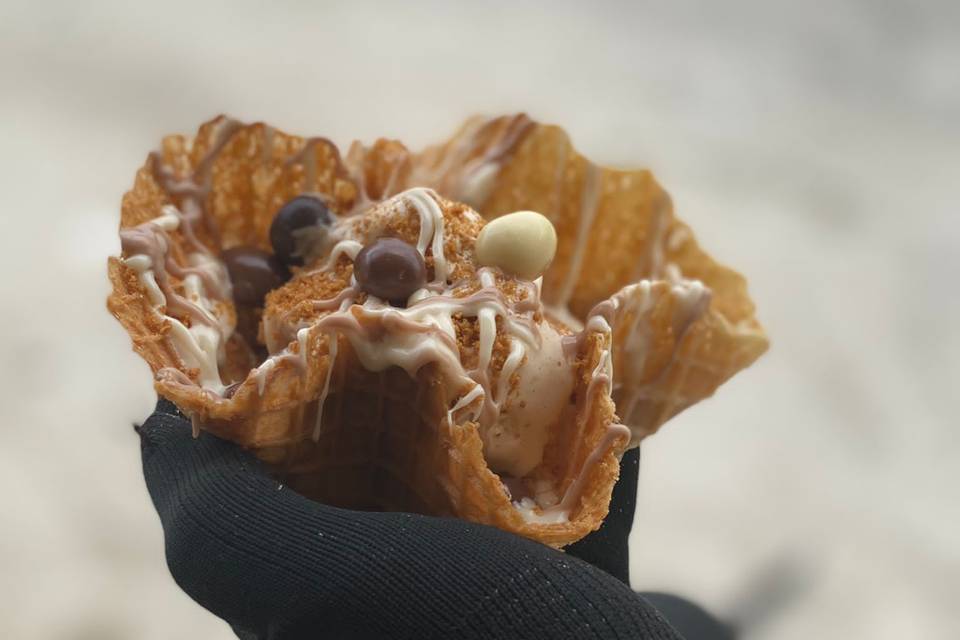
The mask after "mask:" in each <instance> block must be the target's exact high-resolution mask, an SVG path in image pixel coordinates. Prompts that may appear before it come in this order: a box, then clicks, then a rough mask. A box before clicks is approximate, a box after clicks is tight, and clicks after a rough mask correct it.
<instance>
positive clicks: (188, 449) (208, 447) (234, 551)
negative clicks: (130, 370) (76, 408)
mask: <svg viewBox="0 0 960 640" xmlns="http://www.w3.org/2000/svg"><path fill="white" fill-rule="evenodd" d="M139 432H140V435H141V448H142V454H143V470H144V476H145V478H146V482H147V488H148V490H149V492H150V496H151V498H152V499H153V503H154V505H155V506H156V508H157V512H158V513H159V514H160V520H161V523H162V525H163V529H164V534H165V540H166V555H167V563H168V566H169V568H170V572H171V573H172V574H173V577H174V579H175V580H176V581H177V584H179V585H180V586H181V587H182V588H183V589H184V591H186V592H187V593H188V594H189V595H190V596H191V597H192V598H193V599H194V600H196V601H197V602H198V603H200V604H201V605H202V606H204V607H206V608H207V609H209V610H210V611H212V612H213V613H214V614H216V615H217V616H219V617H221V618H223V619H224V620H226V621H227V622H229V623H230V624H231V625H232V626H233V628H234V630H235V631H236V632H237V634H238V635H240V636H241V637H243V638H262V639H267V638H269V639H284V640H287V639H291V638H381V637H382V638H656V639H661V638H663V639H666V638H671V639H672V638H680V636H679V635H678V634H677V633H676V632H675V631H674V630H673V629H672V628H671V626H670V625H669V624H667V622H666V621H665V620H664V618H663V617H662V616H661V615H660V614H659V613H658V612H657V610H656V609H654V608H653V607H652V606H651V605H650V604H649V603H648V602H647V601H645V600H644V599H643V598H641V597H640V596H638V595H637V594H635V593H633V592H632V591H631V590H630V588H629V587H628V586H627V585H626V584H624V582H621V580H624V581H625V580H626V576H627V546H626V545H627V534H628V533H629V531H630V526H631V523H632V520H633V509H634V501H635V494H636V482H637V466H638V464H637V460H638V458H637V454H636V452H635V451H634V452H629V453H628V454H627V455H625V456H624V464H623V469H622V479H621V482H620V483H619V484H618V485H617V487H616V489H615V491H614V496H615V497H614V506H613V507H612V508H611V514H610V516H609V517H608V519H607V521H606V522H605V524H604V526H603V527H602V528H601V530H600V531H598V532H596V533H594V534H592V535H591V536H588V537H587V538H586V539H584V540H583V541H581V542H579V543H577V544H575V545H572V546H571V547H570V548H569V549H568V553H562V552H559V551H556V550H554V549H551V548H549V547H546V546H544V545H541V544H539V543H536V542H533V541H530V540H527V539H524V538H521V537H518V536H515V535H512V534H509V533H506V532H504V531H500V530H498V529H495V528H493V527H487V526H483V525H477V524H473V523H469V522H465V521H462V520H457V519H452V518H435V517H428V516H420V515H414V514H408V513H373V512H360V511H349V510H345V509H339V508H335V507H330V506H326V505H323V504H319V503H316V502H313V501H310V500H307V499H306V498H303V497H302V496H300V495H298V494H296V493H294V492H293V491H291V490H289V489H287V488H285V487H283V486H282V485H281V484H279V483H278V482H277V481H275V480H273V479H272V478H271V477H270V476H269V475H268V474H267V473H266V470H265V468H264V466H263V465H261V464H260V463H259V462H258V461H257V460H256V459H255V458H254V457H253V456H252V455H251V454H249V453H248V452H246V451H244V450H242V449H241V448H240V447H238V446H236V445H234V444H231V443H228V442H226V441H223V440H220V439H218V438H216V437H214V436H211V435H210V434H207V433H203V434H201V435H200V437H199V438H198V439H194V438H192V437H191V428H190V423H189V421H188V420H186V419H185V418H184V417H183V416H182V415H181V414H180V413H179V411H178V410H177V408H176V407H175V406H174V405H173V404H171V403H169V402H166V401H164V400H161V401H160V402H159V403H158V405H157V409H156V411H155V412H154V414H153V415H151V416H150V418H149V419H148V420H147V421H146V423H145V424H144V425H143V426H142V427H141V428H139ZM574 556H579V557H580V558H584V559H585V560H588V561H590V562H592V563H594V564H595V565H597V566H599V567H601V568H603V569H604V570H606V571H607V572H609V573H605V572H604V571H601V570H599V569H597V568H596V567H595V566H592V565H591V564H588V563H587V562H584V561H583V560H580V559H578V558H577V557H574ZM611 575H612V576H616V577H617V578H619V580H618V579H615V578H613V577H611ZM689 640H694V639H693V638H692V637H691V638H690V639H689Z"/></svg>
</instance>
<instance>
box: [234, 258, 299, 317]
mask: <svg viewBox="0 0 960 640" xmlns="http://www.w3.org/2000/svg"><path fill="white" fill-rule="evenodd" d="M222 258H223V261H224V263H225V264H226V265H227V271H228V272H229V273H230V281H231V282H232V283H233V300H234V302H236V303H237V304H243V305H249V306H251V307H262V306H263V299H264V297H266V295H267V293H269V292H270V291H272V290H274V289H276V288H277V287H279V286H281V285H283V283H284V282H286V280H287V278H288V277H289V274H288V272H287V270H286V268H285V267H284V266H283V265H282V264H280V262H279V261H278V260H277V259H276V258H274V257H273V256H272V255H270V254H269V253H267V252H266V251H261V250H260V249H255V248H253V247H234V248H233V249H227V250H226V251H224V252H223V255H222Z"/></svg>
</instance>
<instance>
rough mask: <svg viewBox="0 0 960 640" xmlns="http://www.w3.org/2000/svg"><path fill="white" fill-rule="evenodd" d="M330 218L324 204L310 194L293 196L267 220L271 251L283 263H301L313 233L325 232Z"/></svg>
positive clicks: (316, 234) (315, 239)
mask: <svg viewBox="0 0 960 640" xmlns="http://www.w3.org/2000/svg"><path fill="white" fill-rule="evenodd" d="M332 222H333V220H332V218H331V217H330V211H328V210H327V205H325V204H324V203H323V201H322V200H320V199H319V198H314V197H313V196H297V197H296V198H294V199H293V200H291V201H290V202H288V203H287V204H285V205H283V206H282V207H280V211H278V212H277V215H276V216H274V218H273V222H272V223H271V224H270V244H272V245H273V254H274V255H275V256H277V259H278V260H280V261H281V262H282V263H284V264H286V265H301V264H303V259H304V257H305V256H306V255H308V254H309V253H310V245H311V244H312V243H315V242H317V240H318V238H317V237H316V236H318V235H320V236H324V235H326V230H327V228H328V227H329V226H330V224H331V223H332Z"/></svg>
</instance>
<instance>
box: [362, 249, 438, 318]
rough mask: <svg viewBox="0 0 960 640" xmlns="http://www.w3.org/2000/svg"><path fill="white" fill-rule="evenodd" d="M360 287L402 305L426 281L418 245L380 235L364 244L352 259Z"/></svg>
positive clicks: (425, 272)
mask: <svg viewBox="0 0 960 640" xmlns="http://www.w3.org/2000/svg"><path fill="white" fill-rule="evenodd" d="M353 273H354V275H355V276H356V277H357V282H358V283H359V284H360V288H361V289H363V290H364V291H366V292H367V293H369V294H370V295H372V296H376V297H378V298H381V299H382V300H387V301H389V302H391V303H392V304H394V305H397V306H403V305H404V304H406V302H407V298H409V297H410V295H411V294H412V293H413V292H414V291H416V290H417V289H419V288H421V287H423V285H424V284H426V282H427V267H426V265H425V264H424V263H423V256H422V255H420V252H419V251H417V249H416V248H415V247H412V246H410V245H409V244H407V243H406V242H404V241H403V240H398V239H397V238H380V239H379V240H377V241H375V242H373V243H371V244H368V245H367V246H365V247H364V248H363V249H362V250H361V251H360V253H358V254H357V258H356V260H354V261H353Z"/></svg>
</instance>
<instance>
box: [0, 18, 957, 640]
mask: <svg viewBox="0 0 960 640" xmlns="http://www.w3.org/2000/svg"><path fill="white" fill-rule="evenodd" d="M81 4H85V3H69V4H68V3H63V4H61V5H58V4H57V3H34V4H28V3H18V2H14V3H11V2H5V3H3V4H2V5H0V87H2V88H0V140H2V153H0V176H3V179H2V185H3V187H2V189H0V216H2V221H3V222H2V227H0V228H2V233H0V243H2V244H0V249H2V250H0V267H2V269H3V274H4V277H3V278H2V282H0V287H2V295H0V305H2V307H0V311H2V313H0V336H2V337H0V362H2V365H0V367H2V368H0V394H2V403H0V425H2V426H0V487H2V489H0V496H2V498H0V500H2V502H0V504H2V509H0V567H2V569H0V621H2V622H0V628H2V630H3V632H4V635H5V636H6V637H11V638H30V639H34V638H36V639H48V638H49V639H53V638H57V639H60V638H63V639H77V640H86V639H93V638H96V639H98V640H114V639H126V638H137V639H142V640H152V639H161V638H172V637H185V638H211V639H216V638H230V637H232V636H231V634H230V632H229V630H228V629H227V628H226V626H225V625H224V624H223V623H221V622H220V621H219V620H217V619H216V618H214V617H213V616H211V615H210V614H208V613H207V612H206V611H204V610H203V609H201V608H199V607H198V606H196V605H195V604H194V603H193V602H192V601H191V600H189V598H188V597H187V596H186V595H184V594H183V593H182V592H180V590H179V589H178V588H177V587H176V585H175V584H174V583H173V581H172V580H171V579H170V578H169V576H168V574H167V573H166V569H165V565H164V560H163V547H162V538H161V532H160V528H159V526H158V522H157V518H156V515H155V513H154V512H153V510H152V507H151V505H150V504H149V501H148V498H147V495H146V491H145V489H144V486H143V480H142V477H141V474H140V470H139V459H138V449H137V442H136V439H135V438H134V435H133V433H132V431H131V429H130V424H131V423H132V422H133V421H134V420H137V419H141V418H143V417H144V416H145V415H146V414H147V413H148V412H149V411H150V408H151V405H152V401H153V393H152V391H151V386H150V381H149V375H148V372H147V368H146V366H145V365H144V364H143V363H142V362H141V361H140V360H139V359H138V358H136V357H135V356H134V355H133V353H132V352H131V351H130V349H129V343H128V340H127V338H126V336H125V335H124V334H123V333H122V332H121V330H120V328H119V326H118V325H117V324H116V323H115V322H114V321H113V320H112V319H111V318H110V317H109V316H108V314H107V313H106V311H105V309H104V307H103V299H104V297H105V295H106V292H107V285H106V278H105V276H104V264H105V256H107V255H109V254H111V253H116V252H117V251H118V250H119V246H118V240H117V236H116V233H115V227H116V224H117V216H118V203H119V198H120V195H121V194H122V192H123V191H124V190H125V188H126V187H127V186H128V185H129V184H130V183H131V181H132V177H133V173H134V171H135V169H136V167H137V166H139V164H140V162H141V161H142V160H143V158H144V157H145V155H146V153H147V151H148V150H150V149H151V148H152V147H153V146H154V145H155V144H156V143H157V141H158V140H159V137H160V136H161V135H162V134H163V133H166V132H174V131H190V130H192V129H193V128H194V127H195V126H196V125H197V124H198V123H199V122H200V121H202V120H204V119H206V118H208V117H209V116H212V115H213V114H215V113H218V112H220V111H229V112H230V113H232V114H233V115H235V116H238V117H241V118H246V119H265V120H268V121H270V122H271V123H274V124H276V125H278V126H281V127H283V128H286V129H288V130H291V131H294V132H298V133H322V134H326V135H329V136H331V137H333V138H334V139H335V140H337V141H338V142H341V143H345V142H347V141H349V140H350V139H352V138H353V137H359V138H363V139H365V140H371V139H373V138H374V137H376V136H378V135H381V134H387V135H391V136H396V137H399V138H402V139H404V140H406V141H408V142H409V143H411V144H412V145H413V146H420V145H421V144H423V143H426V142H428V141H431V140H435V139H437V138H439V137H442V136H444V135H446V134H447V133H448V132H450V131H451V129H452V128H453V127H454V126H455V125H456V124H457V123H458V122H459V121H460V120H461V119H462V118H463V117H464V116H466V115H468V114H471V113H474V112H478V111H479V112H487V113H496V112H500V111H505V110H515V109H525V110H528V111H529V112H530V113H532V114H534V115H535V116H537V117H538V118H541V119H544V120H549V121H554V122H558V123H562V124H564V125H565V126H566V127H568V129H569V130H570V132H571V133H572V135H573V137H574V139H575V141H576V142H577V143H578V145H579V146H580V148H581V149H583V150H584V151H586V152H587V153H588V154H590V155H592V156H593V157H594V158H595V159H597V160H600V161H604V162H608V163H614V164H630V163H637V162H642V163H645V164H648V165H649V166H652V167H654V168H655V169H656V171H657V173H658V175H659V177H660V178H661V180H662V181H663V182H664V183H665V184H666V186H667V187H668V189H670V190H671V192H672V194H673V196H674V200H675V203H676V206H677V209H678V212H679V214H680V215H681V217H683V218H684V219H685V220H687V221H688V222H690V223H691V224H692V225H693V227H694V229H696V230H697V232H698V235H699V236H700V238H701V240H702V242H703V244H704V245H705V246H706V247H707V248H708V249H709V250H710V251H711V252H712V253H713V254H714V255H715V256H717V257H719V258H720V259H722V260H725V261H728V262H730V263H732V264H734V265H736V266H737V267H738V268H739V269H740V270H742V271H743V272H744V273H747V274H749V276H750V278H751V291H752V293H753V295H754V297H755V299H756V300H757V303H758V306H759V313H760V317H761V319H762V320H763V321H764V322H765V324H766V325H767V327H768V329H769V331H770V333H771V335H772V338H773V341H774V346H773V349H772V351H771V352H770V353H769V355H768V356H767V357H766V358H765V359H764V360H763V361H762V362H760V363H759V364H758V365H757V366H756V367H754V368H753V369H751V370H750V371H748V372H746V373H745V374H743V375H741V376H739V377H738V378H737V379H736V380H735V381H733V382H732V383H730V384H729V385H727V386H726V387H725V388H723V389H722V390H721V392H720V393H719V394H718V395H717V397H716V398H714V399H711V400H710V401H707V402H704V403H702V404H701V405H699V406H697V407H695V408H694V409H691V410H690V411H688V412H686V413H685V414H683V415H682V416H680V417H678V418H677V419H676V420H674V421H673V422H672V423H671V424H669V425H668V427H667V428H666V429H665V430H664V431H663V432H662V433H661V434H660V435H658V436H656V437H655V438H653V439H651V440H650V441H649V442H648V443H647V444H646V445H645V447H644V454H643V455H644V462H643V468H642V477H641V485H640V509H639V514H638V518H637V523H636V528H635V535H634V537H633V545H634V551H635V554H634V557H633V575H634V583H635V586H636V587H637V588H647V589H668V590H673V591H677V592H680V593H682V594H684V595H687V596H690V597H693V598H695V599H698V600H699V601H701V602H703V603H705V604H706V605H708V606H709V607H710V608H711V609H713V610H714V611H716V612H718V613H721V614H724V615H737V616H740V617H741V618H742V619H747V620H749V621H752V623H753V624H752V625H751V626H749V627H748V637H750V638H761V637H763V638H783V639H794V638H797V639H799V638H809V637H823V638H827V637H829V638H833V637H836V638H847V637H858V638H874V639H885V638H904V637H909V638H955V637H960V615H958V609H957V607H956V604H955V597H956V594H957V593H960V573H958V567H960V543H958V540H960V510H958V506H957V505H958V504H960V490H958V487H960V477H958V471H957V469H958V453H960V439H958V438H957V436H956V433H955V429H952V427H954V426H955V423H956V419H955V418H954V417H953V416H952V415H950V413H949V411H950V404H949V402H950V397H951V393H952V392H953V391H954V385H955V381H956V380H957V379H958V374H960V371H958V362H960V331H958V328H957V327H958V316H960V314H958V310H960V309H958V308H960V302H958V300H960V298H958V296H957V295H956V292H955V291H954V289H953V287H952V286H951V285H952V282H953V278H954V277H955V276H956V274H957V273H960V257H958V256H960V252H958V250H957V249H958V247H960V222H958V217H957V216H958V213H960V211H958V197H957V195H956V194H957V192H956V188H957V187H956V185H957V183H958V179H960V172H958V169H960V164H958V160H957V150H958V149H960V117H958V116H960V73H958V69H960V37H958V36H960V13H958V11H957V8H956V7H957V4H956V3H952V2H948V1H945V2H942V3H941V4H940V5H939V6H937V5H936V4H935V3H917V2H914V3H906V2H904V3H879V2H870V1H867V0H864V1H862V2H855V1H852V0H846V1H842V2H839V1H838V2H832V3H824V4H823V6H822V7H815V6H813V5H812V3H783V4H780V3H767V2H760V1H757V2H746V1H739V2H732V3H730V2H728V3H703V5H702V6H696V5H693V4H690V3H687V2H680V3H658V5H659V6H658V7H657V8H656V10H654V9H653V8H646V7H644V6H643V5H642V3H626V2H625V3H623V5H622V6H621V5H617V4H607V5H602V4H595V6H594V8H592V9H589V10H588V9H587V8H586V7H587V3H580V4H578V5H573V4H566V3H551V4H550V5H549V7H548V6H547V5H546V4H544V5H540V6H538V5H524V6H523V7H519V6H508V5H502V6H497V5H488V4H484V3H474V4H473V6H469V7H458V8H454V7H453V6H451V5H452V4H453V3H449V4H448V3H439V2H437V3H433V4H428V5H425V6H424V5H421V6H416V7H414V6H412V5H409V4H406V3H404V4H402V5H401V4H400V3H397V4H396V5H390V7H393V8H390V7H387V6H384V7H379V8H378V7H367V8H361V7H355V6H351V7H350V8H347V7H346V6H344V7H340V8H338V7H326V8H320V7H319V3H317V6H316V7H314V6H313V5H314V3H306V2H286V3H281V2H276V3H271V4H267V3H263V4H260V3H252V2H232V3H229V4H227V3H223V4H220V5H216V4H206V3H201V2H189V3H180V2H172V1H171V2H165V3H156V4H153V5H150V6H138V7H133V6H132V5H133V3H131V4H130V5H129V6H128V4H127V3H120V2H116V3H112V4H111V3H94V4H86V6H83V7H81ZM721 4H722V5H723V8H722V9H721V8H720V5H721ZM778 4H779V6H775V5H778ZM663 5H669V8H667V7H665V6H663ZM881 5H884V6H883V7H881ZM401 7H402V8H401ZM780 595H782V596H783V597H782V598H780V597H779V596H780ZM777 602H779V604H777ZM768 605H769V606H768Z"/></svg>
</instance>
